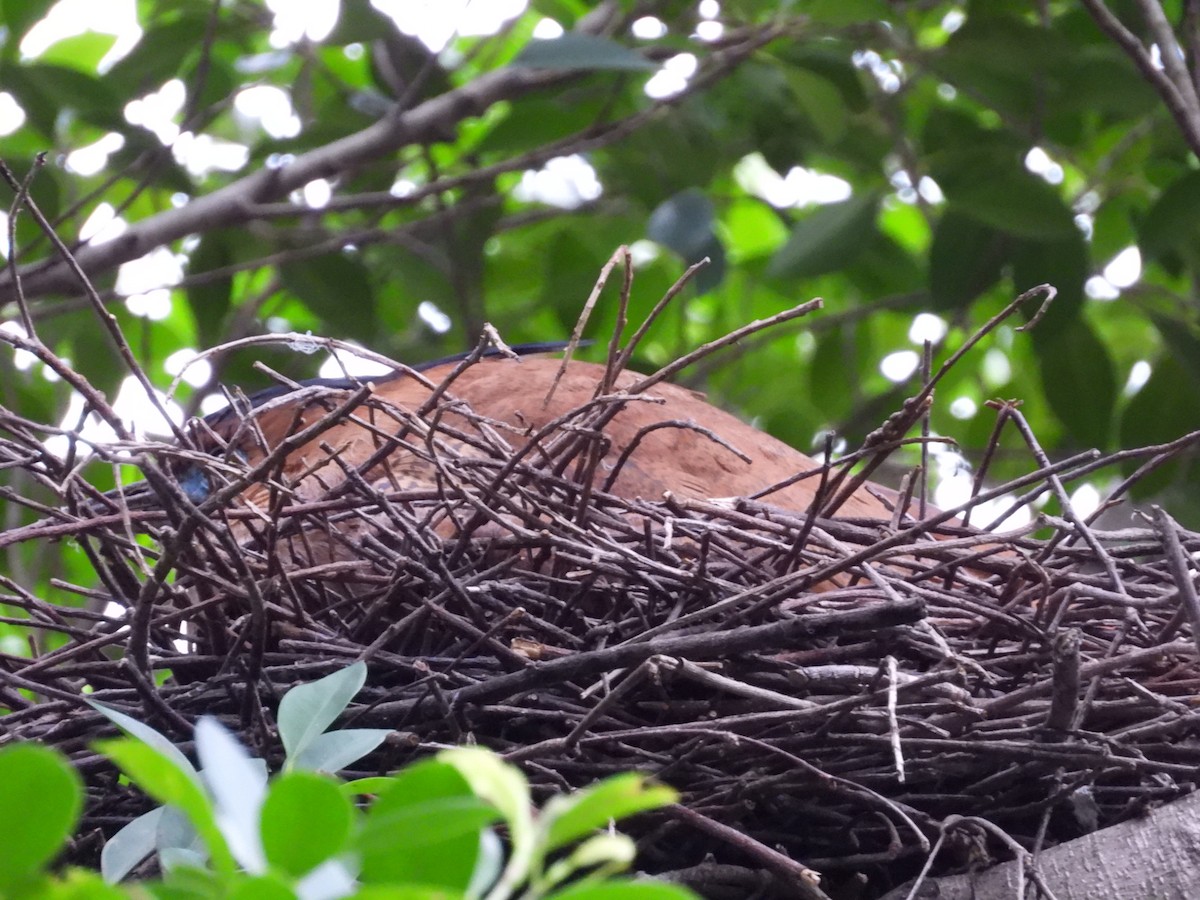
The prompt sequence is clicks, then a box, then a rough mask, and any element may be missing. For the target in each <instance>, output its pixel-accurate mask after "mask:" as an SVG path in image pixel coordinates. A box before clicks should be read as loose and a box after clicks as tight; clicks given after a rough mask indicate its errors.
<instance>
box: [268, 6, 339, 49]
mask: <svg viewBox="0 0 1200 900" xmlns="http://www.w3.org/2000/svg"><path fill="white" fill-rule="evenodd" d="M340 6H341V4H340V3H339V2H338V0H304V2H303V3H297V2H296V0H267V9H269V10H271V12H272V13H274V14H275V21H274V23H272V24H273V27H274V30H273V31H272V32H271V37H270V43H271V46H272V47H275V48H276V49H280V48H283V47H290V46H291V45H292V44H297V43H299V42H300V41H302V40H304V39H305V38H307V39H308V40H310V41H323V40H324V39H325V38H327V37H328V36H329V32H331V31H333V26H334V25H336V24H337V20H338V12H339V8H340Z"/></svg>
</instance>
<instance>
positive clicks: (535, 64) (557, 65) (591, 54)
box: [512, 31, 658, 71]
mask: <svg viewBox="0 0 1200 900" xmlns="http://www.w3.org/2000/svg"><path fill="white" fill-rule="evenodd" d="M512 64H513V65H514V66H524V67H525V68H529V69H614V70H631V69H632V70H641V71H653V70H655V69H657V68H658V64H657V63H654V62H652V61H650V60H648V59H646V57H644V56H642V55H641V54H640V53H638V52H636V51H634V50H631V49H629V48H628V47H626V46H625V45H624V44H619V43H617V42H616V41H614V40H612V39H611V38H605V37H597V36H596V35H592V34H583V33H581V32H577V31H568V32H566V33H565V34H561V35H559V36H558V37H556V38H549V39H548V40H532V41H530V42H529V43H528V44H526V45H525V48H524V49H523V50H522V51H521V52H520V54H519V55H518V56H517V58H516V59H515V60H513V63H512Z"/></svg>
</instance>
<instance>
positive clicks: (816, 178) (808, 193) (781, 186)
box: [733, 153, 853, 209]
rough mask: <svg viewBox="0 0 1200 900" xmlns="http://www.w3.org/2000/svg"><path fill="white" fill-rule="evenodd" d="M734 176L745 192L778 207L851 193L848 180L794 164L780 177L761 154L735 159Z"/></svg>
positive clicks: (834, 199)
mask: <svg viewBox="0 0 1200 900" xmlns="http://www.w3.org/2000/svg"><path fill="white" fill-rule="evenodd" d="M733 177H734V178H735V179H737V183H738V184H739V185H741V187H742V189H743V190H744V191H746V192H747V193H749V194H753V195H754V196H756V197H759V198H761V199H763V200H766V201H767V202H768V203H770V204H771V205H772V206H774V207H776V208H778V209H784V208H787V207H803V206H810V205H812V204H814V203H816V204H821V203H840V202H841V201H843V200H849V199H850V195H851V194H852V193H853V188H852V187H851V185H850V182H848V181H845V180H843V179H841V178H838V177H837V176H836V175H826V174H825V173H823V172H817V171H815V170H813V169H805V168H802V167H800V166H793V167H792V168H791V169H790V170H789V171H788V173H787V175H786V176H781V175H780V174H779V173H778V172H776V171H775V170H774V169H772V168H771V166H770V164H769V163H768V162H767V161H766V159H764V158H763V155H762V154H761V153H751V154H749V155H748V156H744V157H742V158H741V159H740V160H738V162H737V165H735V166H734V168H733Z"/></svg>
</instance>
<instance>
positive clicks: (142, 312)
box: [125, 288, 171, 322]
mask: <svg viewBox="0 0 1200 900" xmlns="http://www.w3.org/2000/svg"><path fill="white" fill-rule="evenodd" d="M125 308H126V309H127V310H129V312H130V314H132V315H135V316H138V317H139V318H142V319H149V320H150V321H151V322H161V321H162V320H163V319H165V318H166V317H167V316H169V315H170V314H171V292H170V291H169V290H167V289H166V288H157V289H155V290H153V291H146V292H145V293H144V294H134V295H133V296H131V297H126V298H125Z"/></svg>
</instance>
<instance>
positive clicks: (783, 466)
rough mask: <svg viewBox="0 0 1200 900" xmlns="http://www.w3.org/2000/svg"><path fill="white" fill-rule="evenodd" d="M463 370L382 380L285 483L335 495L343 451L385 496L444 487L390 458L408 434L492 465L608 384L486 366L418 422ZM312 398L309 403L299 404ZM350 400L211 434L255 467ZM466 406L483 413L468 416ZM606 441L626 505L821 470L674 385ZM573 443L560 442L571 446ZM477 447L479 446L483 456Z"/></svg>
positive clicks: (262, 497)
mask: <svg viewBox="0 0 1200 900" xmlns="http://www.w3.org/2000/svg"><path fill="white" fill-rule="evenodd" d="M454 365H455V364H454V363H445V364H442V365H440V366H435V367H433V368H430V369H427V370H426V371H424V373H423V376H424V377H423V378H422V377H421V376H420V375H414V374H411V373H398V374H396V375H392V376H388V377H386V378H384V379H381V380H379V381H377V382H376V383H375V384H374V385H373V390H372V400H371V401H370V402H369V403H367V404H364V405H363V406H360V407H359V408H358V409H357V410H356V411H355V413H354V414H353V416H352V417H351V418H349V419H346V420H344V421H341V422H339V423H338V424H336V425H334V426H333V427H331V428H329V429H328V430H325V431H324V432H322V433H321V434H320V435H318V436H316V437H314V438H313V439H312V440H310V441H309V442H308V443H306V444H304V445H303V446H300V447H299V448H298V449H295V450H293V451H292V452H290V453H289V454H288V455H287V456H286V459H285V461H284V463H283V466H282V470H281V477H278V476H277V478H276V481H277V482H279V483H283V484H286V485H288V486H289V487H290V488H291V489H292V490H293V491H294V492H295V495H296V496H297V497H298V498H300V499H305V500H313V499H319V498H320V497H322V496H325V495H326V494H327V493H328V491H329V490H330V489H332V488H335V487H336V486H337V485H338V484H339V483H341V482H342V481H343V480H344V479H345V475H344V469H343V467H342V466H340V465H337V464H335V463H333V462H331V461H330V454H329V448H332V449H334V450H335V451H336V452H337V453H338V454H339V456H340V458H341V461H342V463H344V464H348V465H353V466H361V465H362V464H363V463H364V462H366V461H367V460H368V459H371V458H372V457H373V456H374V457H375V458H376V459H377V460H380V461H379V463H378V465H376V466H375V467H374V468H372V469H370V470H369V471H368V472H366V473H365V474H366V475H367V478H368V480H369V481H371V482H373V483H375V484H378V485H380V486H381V487H383V486H386V485H387V484H388V483H390V484H391V485H392V486H394V487H396V488H399V489H412V488H420V487H422V486H426V487H429V486H432V485H433V483H434V480H435V478H434V476H435V473H434V467H433V464H432V463H430V462H429V461H428V460H427V459H422V458H419V455H418V454H415V453H413V452H411V450H408V449H406V448H405V447H403V446H400V447H395V448H393V449H391V451H390V452H389V451H388V449H387V448H388V443H389V442H388V438H389V436H391V435H395V434H397V433H401V434H402V435H403V439H404V440H405V441H407V442H409V443H410V444H411V445H417V446H418V447H423V446H424V440H425V436H424V434H423V433H422V432H423V431H425V424H424V423H427V422H430V421H434V420H436V428H435V433H436V434H437V435H438V436H439V439H440V440H442V441H447V442H449V443H450V444H451V445H453V446H454V447H455V448H456V449H457V450H458V451H459V452H463V453H465V454H468V455H472V454H475V455H483V454H484V452H485V451H484V450H481V449H478V446H480V445H490V446H495V442H496V439H497V437H498V438H500V439H502V440H503V441H505V442H507V444H509V445H510V446H511V447H512V448H513V449H514V450H520V449H521V448H523V447H525V445H526V444H528V443H529V441H530V436H531V435H536V434H538V432H540V431H541V430H542V429H543V428H544V427H545V426H546V425H547V424H548V423H550V422H552V421H554V420H557V419H562V418H564V417H568V418H570V416H569V414H570V413H571V412H572V411H573V410H576V409H578V408H580V407H582V406H585V405H586V404H588V403H589V401H591V400H592V399H593V397H594V396H595V395H596V393H597V387H598V385H599V384H600V383H601V381H602V379H603V378H604V374H605V369H604V367H603V366H600V365H595V364H591V363H584V362H571V363H569V364H568V365H567V367H566V372H565V374H564V376H563V377H562V379H561V382H560V383H559V384H558V386H557V388H555V390H554V391H553V395H552V399H551V400H550V402H549V403H548V404H546V403H545V399H546V397H547V396H548V395H549V394H550V391H551V387H552V385H553V384H554V380H555V377H556V374H557V373H558V370H559V367H560V365H561V363H560V361H559V360H556V359H547V358H537V357H528V358H523V359H503V358H500V359H484V360H481V361H479V362H477V363H475V364H474V365H472V366H470V367H468V368H466V369H465V370H464V371H463V372H462V373H461V374H460V375H459V376H458V377H457V378H456V379H455V380H454V381H453V383H452V384H451V385H450V386H449V389H448V390H447V391H446V392H445V393H444V394H443V395H441V396H439V398H438V400H437V401H436V402H435V403H434V404H433V408H432V409H431V410H428V411H426V412H425V413H424V415H423V417H422V418H423V422H417V421H416V420H415V419H414V418H413V417H412V416H411V414H412V413H414V412H415V411H418V410H422V409H424V408H426V407H428V406H429V405H430V404H429V401H430V397H431V394H432V393H433V388H431V387H430V384H432V385H435V386H436V385H439V384H441V382H442V380H443V379H444V378H445V377H446V375H447V374H448V373H449V372H450V371H451V370H452V369H453V367H454ZM641 378H642V376H640V375H637V374H636V373H633V372H628V371H627V372H624V373H622V374H621V375H620V376H619V377H618V378H617V379H616V381H615V384H614V385H613V386H612V390H610V391H609V392H608V396H613V395H619V394H620V393H621V392H622V391H626V390H628V389H629V388H630V387H632V386H633V385H634V384H635V383H636V382H638V381H640V380H641ZM426 379H427V381H426ZM301 396H307V399H306V400H304V401H300V400H299V398H300V397H301ZM348 396H349V392H348V391H346V392H337V391H334V392H332V393H328V392H326V393H325V394H324V395H323V397H322V398H321V399H314V398H313V397H312V395H311V394H308V395H301V394H283V395H282V396H280V397H277V398H275V399H274V400H272V401H271V402H270V403H268V404H266V405H265V406H264V407H263V408H261V409H259V410H257V411H256V412H255V413H254V415H253V420H254V421H253V424H249V423H247V422H245V421H244V420H242V419H241V418H240V417H238V416H236V415H230V414H225V415H218V416H217V417H215V418H214V419H213V422H212V424H213V427H214V430H215V431H216V432H217V433H218V434H220V435H221V437H222V438H224V439H225V440H228V441H231V442H232V443H233V444H234V446H235V447H236V448H237V450H238V451H239V453H240V454H244V455H245V458H246V460H247V462H248V463H249V464H250V465H251V466H253V465H255V464H256V463H257V462H259V461H260V460H261V459H262V458H263V456H264V455H265V454H266V453H267V452H270V451H271V450H272V449H274V448H275V447H276V446H278V444H279V442H280V441H281V440H283V439H284V438H285V437H287V436H288V435H289V434H295V433H297V432H298V431H299V430H301V429H303V428H305V427H309V426H311V425H312V424H313V423H315V422H318V421H319V420H321V419H322V418H323V417H324V416H326V415H328V412H329V410H330V409H332V408H334V407H336V405H337V403H338V402H339V401H340V400H344V399H345V398H346V397H348ZM611 402H612V401H607V402H602V403H600V404H595V405H593V406H592V407H591V408H590V409H591V410H592V412H593V413H595V412H597V411H599V410H602V409H605V408H611ZM298 403H303V404H304V405H303V406H298ZM465 407H469V409H470V411H471V413H472V414H464V412H462V410H463V409H464V408H465ZM480 417H481V418H482V420H483V424H481V422H480ZM486 423H491V424H486ZM581 424H582V425H585V426H586V425H587V422H586V419H584V418H580V417H576V418H575V419H574V420H573V421H572V425H574V426H576V427H578V426H579V425H581ZM693 425H694V426H698V427H691V426H693ZM603 431H604V435H605V438H606V441H605V443H604V445H603V446H604V447H605V448H606V450H605V452H604V455H603V456H602V458H601V459H600V460H599V463H598V465H596V466H595V468H594V474H593V476H592V480H593V483H594V486H595V487H597V488H604V489H605V490H608V491H610V492H611V493H614V494H616V495H618V496H621V497H625V498H642V499H646V500H660V499H662V497H663V495H664V493H665V492H667V491H670V492H671V493H672V494H674V495H675V496H677V497H686V498H694V499H702V500H708V499H715V498H726V497H746V496H751V495H754V494H757V493H758V492H760V491H762V490H763V489H765V488H768V487H770V486H772V485H775V484H778V483H779V482H783V481H786V480H787V479H789V478H791V477H793V476H795V475H796V474H798V473H801V472H806V471H810V470H812V469H815V468H818V463H816V462H815V461H814V460H812V459H811V458H810V457H808V456H806V455H805V454H803V453H801V452H800V451H798V450H796V449H794V448H792V447H790V446H788V445H787V444H785V443H783V442H782V441H779V440H777V439H776V438H773V437H771V436H770V435H768V434H766V433H764V432H762V431H760V430H758V429H756V428H754V427H753V426H751V425H748V424H746V423H745V422H742V421H741V420H739V419H738V418H736V417H735V416H732V415H730V414H729V413H727V412H724V411H723V410H720V409H718V408H716V407H715V406H713V405H711V404H710V403H708V402H706V401H705V400H704V399H703V398H702V397H701V396H699V395H697V394H696V393H694V392H692V391H689V390H687V389H685V388H682V387H679V386H677V385H673V384H669V383H660V384H657V385H654V386H653V387H651V388H649V389H648V390H647V391H645V392H644V393H643V394H641V395H638V396H636V397H631V398H630V399H628V400H626V401H625V402H623V403H620V404H619V409H618V410H617V411H616V412H615V415H613V416H612V418H611V421H608V422H607V423H606V424H605V425H604V429H603ZM562 434H563V432H559V437H560V439H561V436H562ZM711 435H716V436H719V438H720V439H721V440H720V441H717V440H714V439H713V437H712V436H711ZM635 442H636V446H635V447H634V449H633V451H632V453H630V454H629V455H628V457H627V458H626V459H625V460H624V461H623V462H622V463H621V464H620V467H619V470H618V471H616V472H615V475H614V467H615V466H616V465H617V463H618V460H620V458H621V456H622V453H623V451H625V450H626V448H628V447H629V446H630V445H631V444H633V443H635ZM472 444H476V445H477V446H476V449H472ZM725 444H727V445H729V446H725ZM731 448H736V451H740V453H739V452H735V450H734V449H731ZM532 449H533V450H534V452H531V453H530V459H531V461H533V462H537V461H539V460H541V459H544V452H543V451H545V450H546V449H547V447H546V446H541V445H539V447H537V448H532ZM381 457H382V459H380V458H381ZM570 471H571V470H570V469H568V470H567V472H566V474H567V475H569V473H570ZM817 483H818V480H817V479H816V478H809V479H805V480H802V481H799V482H796V483H794V484H791V485H789V486H787V487H784V488H782V489H780V490H778V491H775V492H773V493H771V494H770V495H768V496H767V497H766V498H764V500H765V502H768V503H770V504H772V505H774V506H778V507H782V508H785V509H788V510H793V511H796V512H804V511H807V510H808V509H809V507H810V506H811V504H812V500H813V494H814V492H815V490H816V489H817ZM266 497H267V487H266V486H265V485H264V484H256V485H251V487H250V488H248V489H247V490H246V491H245V492H244V493H243V498H244V499H245V500H247V501H248V502H250V503H255V504H259V505H265V503H266ZM837 515H839V516H845V517H855V518H870V519H888V518H890V516H891V510H890V509H889V508H888V507H887V506H886V505H885V504H884V503H883V502H882V501H880V500H879V499H877V498H876V497H875V496H873V495H872V494H871V493H869V492H868V491H867V490H865V489H860V490H859V491H858V492H856V493H855V494H854V495H853V496H852V497H850V498H849V500H848V501H847V502H846V503H845V504H844V505H843V506H842V507H841V508H840V509H839V510H838V511H837Z"/></svg>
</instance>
